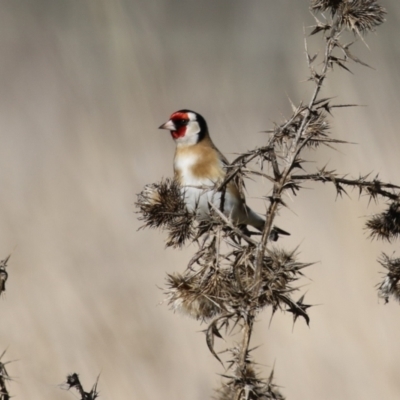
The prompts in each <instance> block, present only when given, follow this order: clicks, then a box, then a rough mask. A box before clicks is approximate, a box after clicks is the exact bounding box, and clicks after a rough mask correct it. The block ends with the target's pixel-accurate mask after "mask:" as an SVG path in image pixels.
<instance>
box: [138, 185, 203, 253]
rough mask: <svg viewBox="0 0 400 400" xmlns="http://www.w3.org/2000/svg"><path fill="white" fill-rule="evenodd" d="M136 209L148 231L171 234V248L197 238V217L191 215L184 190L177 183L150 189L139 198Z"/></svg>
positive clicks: (154, 186)
mask: <svg viewBox="0 0 400 400" xmlns="http://www.w3.org/2000/svg"><path fill="white" fill-rule="evenodd" d="M136 206H137V207H138V208H139V213H140V214H142V216H141V218H140V219H141V220H142V221H144V226H145V227H150V228H163V229H166V230H167V231H168V233H169V237H168V239H167V246H173V247H180V246H182V245H183V244H184V243H185V242H186V241H187V240H188V239H191V238H193V235H194V220H195V216H194V214H193V213H190V212H188V211H187V209H186V207H185V201H184V196H183V194H182V191H181V187H180V185H179V184H178V183H177V182H176V181H175V180H173V179H165V180H163V181H161V182H160V183H154V184H151V185H146V186H145V188H144V189H143V191H142V192H141V193H139V194H138V201H137V202H136Z"/></svg>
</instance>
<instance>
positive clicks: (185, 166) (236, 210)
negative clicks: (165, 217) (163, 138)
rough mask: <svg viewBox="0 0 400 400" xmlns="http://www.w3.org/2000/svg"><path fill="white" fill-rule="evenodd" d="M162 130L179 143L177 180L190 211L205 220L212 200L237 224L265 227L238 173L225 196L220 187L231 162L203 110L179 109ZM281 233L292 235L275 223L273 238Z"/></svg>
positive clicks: (176, 169) (230, 182)
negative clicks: (213, 137) (254, 209)
mask: <svg viewBox="0 0 400 400" xmlns="http://www.w3.org/2000/svg"><path fill="white" fill-rule="evenodd" d="M159 129H166V130H169V131H170V133H171V136H172V138H173V140H174V142H175V144H176V150H175V157H174V179H175V180H176V181H177V182H178V183H179V184H180V186H181V187H182V189H183V192H184V200H185V205H186V208H187V210H188V211H190V212H194V213H196V218H197V219H198V220H200V221H201V220H205V219H207V216H208V215H209V213H210V206H209V203H211V204H213V205H214V206H215V207H216V208H218V209H221V208H223V209H222V210H221V211H222V212H223V213H224V215H225V216H226V217H228V218H229V219H230V220H231V221H232V223H233V224H234V225H237V226H240V227H247V226H248V225H249V226H252V227H254V228H255V229H257V230H258V231H262V230H263V229H264V225H265V220H264V219H263V218H262V217H260V216H259V215H258V214H257V213H255V212H254V211H253V210H252V209H251V208H250V207H249V206H248V205H247V204H246V199H245V196H244V193H243V189H242V187H243V184H242V182H241V180H240V178H239V177H238V176H237V177H236V179H235V180H234V179H232V180H230V181H229V182H228V183H227V185H226V189H225V193H224V195H223V190H217V186H218V185H219V184H221V183H222V182H223V180H224V179H225V177H226V175H227V167H228V166H229V162H228V160H227V159H226V158H225V157H224V155H223V154H222V153H221V152H220V151H219V150H218V148H217V147H216V146H215V145H214V143H213V141H212V140H211V137H210V134H209V131H208V126H207V122H206V120H205V119H204V118H203V117H202V116H201V115H200V114H199V113H197V112H194V111H191V110H187V109H183V110H179V111H175V112H174V113H172V114H171V116H170V118H169V120H168V121H167V122H165V123H164V124H162V125H160V126H159ZM222 199H223V200H222ZM221 201H222V202H223V204H222V207H221ZM279 234H282V235H290V234H289V233H288V232H286V231H284V230H283V229H280V228H278V227H275V226H274V227H273V229H272V230H271V234H270V238H271V239H272V240H274V241H276V240H277V239H278V237H279Z"/></svg>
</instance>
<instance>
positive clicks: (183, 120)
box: [170, 112, 190, 139]
mask: <svg viewBox="0 0 400 400" xmlns="http://www.w3.org/2000/svg"><path fill="white" fill-rule="evenodd" d="M170 119H171V121H172V122H173V123H174V125H175V126H176V130H175V131H171V135H172V137H173V138H174V139H179V138H182V137H184V136H185V134H186V126H187V124H188V123H189V121H190V120H189V116H188V115H187V113H184V112H176V113H173V114H172V115H171V118H170Z"/></svg>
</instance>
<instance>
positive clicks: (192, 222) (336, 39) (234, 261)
mask: <svg viewBox="0 0 400 400" xmlns="http://www.w3.org/2000/svg"><path fill="white" fill-rule="evenodd" d="M310 9H311V12H312V14H313V17H314V18H315V25H314V26H313V27H312V29H311V31H310V36H316V35H318V36H319V37H320V38H321V39H322V43H324V50H323V51H322V52H320V54H310V53H309V51H308V46H307V41H306V57H307V58H306V60H307V63H308V68H309V72H310V75H309V77H308V79H309V81H311V82H312V84H313V91H312V94H311V97H310V99H309V100H308V101H303V102H301V103H300V104H298V105H296V106H295V105H293V107H292V108H293V112H292V115H291V116H289V117H288V118H287V119H285V120H284V121H282V122H280V123H276V124H275V125H274V127H273V128H272V129H269V130H267V131H265V132H266V133H267V135H266V139H265V144H264V145H263V146H261V147H257V148H255V149H253V150H250V151H248V152H246V153H243V154H240V155H239V156H238V157H237V158H236V159H235V160H234V161H233V162H232V163H231V164H230V165H229V166H228V167H227V175H226V178H225V179H224V180H223V181H222V182H216V184H215V188H214V189H213V190H217V191H221V192H222V196H221V197H222V198H223V193H224V190H225V188H226V185H227V184H228V183H229V182H230V181H231V180H233V179H235V180H238V181H239V182H243V181H245V179H247V178H252V179H255V178H257V177H258V178H260V177H262V178H265V179H267V181H269V182H270V185H271V187H270V192H269V193H267V194H266V195H265V198H266V199H267V201H268V205H267V210H266V213H265V226H264V229H263V231H262V233H261V235H256V234H255V233H254V232H251V231H249V230H247V229H246V228H244V227H241V226H235V225H234V224H233V223H232V221H231V220H230V219H229V218H228V217H226V216H225V215H224V213H223V201H221V207H219V208H218V207H216V206H215V205H213V204H211V203H210V204H209V218H208V219H207V220H206V221H204V220H202V221H201V222H199V221H197V220H196V218H195V215H194V213H189V212H188V211H187V210H186V208H185V202H184V194H183V192H184V188H181V187H179V184H178V183H177V182H175V181H174V180H173V179H165V180H163V181H161V182H160V183H156V184H151V185H147V186H146V187H145V188H144V190H143V191H142V193H140V194H139V195H138V201H137V207H138V208H139V213H140V214H141V216H140V218H141V219H142V221H143V222H144V227H150V228H161V229H163V230H165V231H166V232H167V234H168V239H167V246H172V247H181V246H184V245H185V244H186V243H188V242H190V243H194V244H195V245H196V246H197V248H196V251H195V253H194V255H193V257H192V258H191V260H190V261H189V263H188V265H187V267H186V269H185V270H184V271H183V272H176V273H173V274H171V275H168V276H167V283H166V289H165V293H166V297H167V300H168V303H169V305H170V306H171V308H172V309H173V310H178V311H180V312H182V313H185V314H187V315H189V316H191V317H193V318H195V319H197V320H199V321H200V322H201V323H204V324H206V329H205V334H206V343H207V346H208V348H209V350H210V351H211V353H212V354H213V355H214V357H215V358H216V359H217V360H218V361H219V362H221V363H222V364H223V367H224V368H225V372H224V374H223V383H222V387H221V388H220V389H218V390H217V391H216V397H215V398H216V399H218V400H225V399H235V400H244V399H283V398H284V397H283V395H282V394H281V393H280V391H279V389H278V387H277V386H276V385H275V384H274V381H273V371H272V372H271V374H270V376H269V378H268V379H262V378H261V377H260V376H259V373H258V371H257V368H256V363H255V361H254V360H253V358H252V354H251V347H250V342H251V336H252V333H253V329H254V324H255V321H256V317H257V316H258V315H259V314H260V312H261V311H262V310H264V309H265V308H270V309H271V310H272V313H273V314H274V313H275V312H278V311H283V312H284V311H289V312H290V313H291V314H292V317H293V319H294V322H296V321H297V320H298V319H303V320H304V321H305V322H306V323H307V324H309V321H310V317H309V315H308V309H309V307H310V305H308V304H306V303H305V302H304V294H300V295H297V296H296V297H295V292H296V291H297V290H298V288H297V287H296V282H297V281H298V279H300V278H301V277H302V276H303V274H304V272H305V270H306V268H307V267H308V266H309V265H311V263H309V262H304V261H299V260H298V252H297V249H290V250H285V249H283V248H281V247H278V246H277V245H276V244H275V243H274V240H273V239H277V238H276V237H275V238H274V235H271V233H272V234H273V227H274V221H275V219H276V218H277V215H278V212H279V210H280V209H281V208H283V207H286V197H287V196H288V195H289V194H294V195H296V194H297V193H298V192H299V191H300V190H301V189H302V188H303V187H304V185H305V184H306V183H308V182H315V183H324V184H325V183H327V184H331V185H332V186H333V187H334V188H335V190H336V193H337V195H338V197H341V196H342V195H343V194H347V192H348V191H349V189H356V190H357V191H358V194H359V196H367V197H368V198H369V199H370V200H371V201H374V202H377V201H379V200H384V201H385V202H386V210H385V211H382V212H381V213H380V214H377V215H374V216H372V217H370V218H369V219H368V220H367V221H366V229H367V230H368V232H369V234H370V236H371V238H372V239H382V240H387V241H392V240H394V239H396V238H397V237H398V236H399V234H400V186H397V185H394V184H391V183H385V182H383V181H381V180H380V179H379V178H378V176H376V177H374V178H371V177H370V175H368V174H360V175H359V176H358V177H354V178H351V177H349V176H348V175H347V174H346V173H340V172H337V171H335V170H328V169H327V167H320V168H318V167H316V168H315V169H311V167H310V166H309V164H306V159H305V155H304V154H305V153H306V152H305V150H306V149H310V148H311V149H314V150H316V151H317V150H318V149H319V148H320V147H322V146H328V147H335V146H342V145H345V144H347V143H348V142H346V141H343V140H338V139H335V138H334V137H333V136H332V134H331V116H332V114H333V112H334V110H335V109H336V108H341V107H348V106H350V105H349V104H333V103H332V98H331V97H323V96H322V95H321V92H322V89H323V84H324V82H325V80H326V78H327V76H328V74H330V73H331V72H332V71H333V69H334V67H336V68H341V69H344V70H346V71H349V70H350V68H349V66H350V64H351V63H358V64H361V65H364V66H367V64H366V63H365V62H363V61H362V60H360V59H359V58H358V57H357V56H355V55H354V54H353V53H352V52H351V51H350V48H351V46H352V44H353V43H354V42H351V43H344V37H345V36H346V35H349V34H350V35H353V36H354V37H355V39H357V38H361V39H362V40H364V39H363V37H364V35H365V34H366V33H368V32H370V31H373V30H374V29H375V28H376V27H377V26H378V25H380V24H381V23H383V22H384V20H385V10H384V8H383V7H382V6H381V5H380V4H379V2H378V1H376V0H310ZM346 32H348V33H346ZM379 262H380V263H381V264H382V266H383V267H384V268H385V269H386V270H387V273H386V275H385V277H384V280H383V282H382V283H381V284H380V285H379V287H378V291H379V296H380V297H382V298H384V299H385V301H389V298H390V297H394V298H395V299H397V300H398V301H400V258H391V257H389V256H387V255H385V254H383V255H382V256H381V258H380V260H379ZM232 334H236V336H235V337H237V336H238V335H239V340H237V341H235V342H234V343H233V345H231V346H229V347H228V348H227V349H226V350H225V351H224V353H225V355H224V357H223V358H224V359H222V355H221V353H218V352H217V351H216V349H215V343H214V342H215V338H222V337H227V336H229V335H232Z"/></svg>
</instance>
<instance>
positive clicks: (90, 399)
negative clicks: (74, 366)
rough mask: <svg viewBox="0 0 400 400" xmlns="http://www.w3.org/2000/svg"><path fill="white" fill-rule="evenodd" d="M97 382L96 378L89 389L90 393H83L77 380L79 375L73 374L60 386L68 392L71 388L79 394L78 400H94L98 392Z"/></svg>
mask: <svg viewBox="0 0 400 400" xmlns="http://www.w3.org/2000/svg"><path fill="white" fill-rule="evenodd" d="M98 382H99V377H97V379H96V382H95V383H94V385H93V386H92V389H90V392H85V390H84V389H83V386H82V383H81V381H80V379H79V375H78V374H77V373H76V372H74V373H73V374H70V375H68V376H67V380H66V382H65V383H64V384H63V385H61V386H62V388H63V389H66V390H70V389H72V388H73V389H75V390H76V391H77V392H78V393H79V398H80V400H95V399H97V398H98V397H99V392H98V391H97V385H98Z"/></svg>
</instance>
